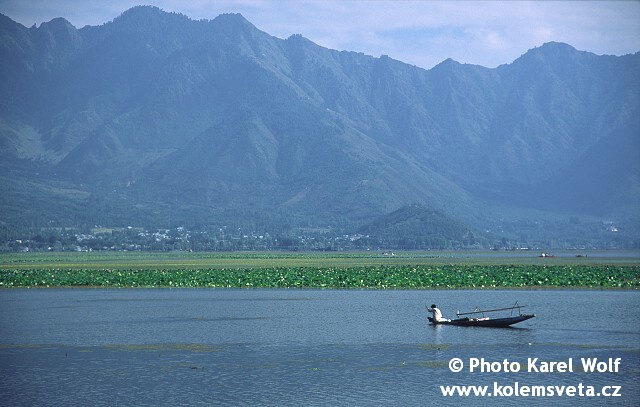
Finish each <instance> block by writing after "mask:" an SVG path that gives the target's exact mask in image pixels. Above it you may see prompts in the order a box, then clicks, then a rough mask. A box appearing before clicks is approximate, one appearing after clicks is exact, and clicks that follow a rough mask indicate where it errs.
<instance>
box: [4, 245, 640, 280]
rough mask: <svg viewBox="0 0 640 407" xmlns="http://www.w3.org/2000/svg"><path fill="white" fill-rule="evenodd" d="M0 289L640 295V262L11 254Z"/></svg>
mask: <svg viewBox="0 0 640 407" xmlns="http://www.w3.org/2000/svg"><path fill="white" fill-rule="evenodd" d="M0 287H2V288H12V287H231V288H280V287H281V288H352V289H356V288H357V289H361V288H371V289H456V288H477V289H482V288H485V289H487V288H488V289H490V288H509V287H512V288H524V287H531V288H533V287H557V288H563V287H572V288H625V289H637V288H639V287H640V263H638V260H637V258H636V257H608V256H607V255H606V253H600V254H599V255H598V256H593V255H592V256H588V257H587V256H582V255H580V256H577V257H576V256H575V255H573V256H572V257H569V256H563V257H554V258H538V257H536V256H535V254H533V253H529V254H528V255H522V256H511V257H507V256H500V255H499V254H498V255H493V254H492V255H486V254H484V253H474V252H465V253H456V252H442V253H432V252H407V253H399V254H394V255H390V254H387V253H385V254H380V253H369V252H362V253H254V252H251V253H184V252H177V253H176V252H169V253H145V252H129V253H125V252H106V253H96V252H94V253H20V254H7V253H5V254H0Z"/></svg>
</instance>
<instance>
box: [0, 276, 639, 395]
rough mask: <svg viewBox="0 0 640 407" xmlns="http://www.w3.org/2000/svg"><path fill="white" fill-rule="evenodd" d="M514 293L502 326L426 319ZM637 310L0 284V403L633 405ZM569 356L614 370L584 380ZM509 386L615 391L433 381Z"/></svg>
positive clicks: (478, 299)
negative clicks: (568, 367)
mask: <svg viewBox="0 0 640 407" xmlns="http://www.w3.org/2000/svg"><path fill="white" fill-rule="evenodd" d="M515 301H518V302H519V304H526V305H527V306H528V307H527V308H525V309H523V312H528V313H536V314H537V317H536V318H534V319H532V320H529V321H525V322H523V323H521V324H519V325H516V328H510V329H491V328H464V327H455V326H430V325H428V324H427V322H426V316H427V313H426V311H425V305H428V304H431V303H434V302H435V303H436V304H438V306H439V307H440V308H441V309H442V310H443V312H444V314H445V316H448V317H453V316H454V315H455V311H456V310H458V309H460V310H461V311H466V310H470V309H472V308H473V307H475V306H481V307H484V308H499V307H504V306H510V305H512V304H513V303H514V302H515ZM639 305H640V293H639V292H636V291H582V290H502V291H498V290H495V291H494V290H492V291H463V290H460V291H458V290H456V291H369V290H363V291H354V290H344V291H340V290H270V289H264V290H225V289H173V290H171V289H46V290H45V289H42V290H33V289H31V290H29V289H15V290H2V291H0V400H2V404H3V405H18V406H20V405H24V406H33V405H186V406H191V405H252V406H253V405H266V406H281V405H296V406H298V405H331V406H333V405H349V406H353V405H356V406H359V405H361V406H371V405H385V406H388V405H399V406H413V405H415V406H425V405H436V404H439V405H460V404H465V405H467V404H468V405H502V404H527V405H548V404H550V403H556V404H560V405H573V404H576V403H581V404H584V403H585V402H586V403H587V404H591V405H603V404H605V403H607V404H609V403H613V404H614V405H630V406H635V405H638V404H639V403H640V385H639V384H638V381H639V380H638V379H639V378H640V324H639V323H638V315H637V313H636V311H637V309H638V306H639ZM453 358H459V359H461V360H462V361H463V363H465V367H464V368H463V370H462V371H461V372H459V373H455V372H452V371H451V370H450V368H449V362H450V361H451V360H452V359H453ZM482 358H484V360H485V361H486V362H489V363H491V362H500V363H503V362H504V360H505V359H507V361H508V362H509V363H512V362H517V363H516V365H518V366H519V370H520V371H519V372H512V371H506V372H505V371H499V372H498V371H487V372H480V371H478V370H477V369H476V370H474V371H473V372H472V371H470V369H469V363H470V362H471V361H472V360H480V359H482ZM529 358H538V362H537V363H538V365H537V366H538V368H540V362H542V361H546V362H567V361H569V360H570V359H571V360H572V361H573V365H574V371H573V372H564V373H559V372H554V373H543V372H527V369H528V367H527V363H528V359H529ZM581 358H585V359H586V358H590V359H593V358H598V360H599V361H603V360H604V361H608V360H609V359H611V360H612V362H614V361H615V360H616V359H617V360H619V365H618V368H617V371H611V372H603V373H598V372H596V373H585V372H583V371H582V365H581ZM494 366H495V364H494ZM511 366H515V365H514V364H512V365H511ZM488 370H490V369H488ZM515 382H518V385H519V386H522V385H526V386H545V387H546V386H556V385H557V386H575V387H576V388H577V387H578V386H579V385H583V386H593V388H594V389H596V390H597V391H598V392H600V391H601V389H602V387H603V386H619V390H618V392H619V394H621V396H620V397H606V398H605V397H602V396H601V397H596V396H592V397H580V396H579V395H576V396H573V397H569V396H566V395H564V394H563V396H553V397H550V396H547V397H531V396H513V395H512V396H511V397H495V395H493V396H492V397H488V396H485V397H476V396H470V397H461V396H455V397H445V396H443V395H442V392H441V389H440V386H453V385H476V386H483V385H486V386H490V387H491V390H493V389H494V387H493V386H495V385H499V386H510V387H511V388H513V387H514V386H515ZM585 388H586V387H585ZM616 388H617V387H616ZM505 391H506V392H507V393H508V389H506V390H505ZM612 392H613V390H612ZM498 395H500V393H498Z"/></svg>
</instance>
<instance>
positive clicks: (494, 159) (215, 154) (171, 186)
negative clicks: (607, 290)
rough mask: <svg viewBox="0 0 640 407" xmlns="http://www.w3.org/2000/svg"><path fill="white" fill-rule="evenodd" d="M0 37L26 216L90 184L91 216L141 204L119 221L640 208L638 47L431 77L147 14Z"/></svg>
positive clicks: (537, 54) (5, 171)
mask: <svg viewBox="0 0 640 407" xmlns="http://www.w3.org/2000/svg"><path fill="white" fill-rule="evenodd" d="M0 34H2V40H0V44H1V45H4V47H3V48H2V51H0V58H1V59H2V61H3V62H1V63H0V74H2V76H3V77H5V78H7V79H8V80H7V81H3V82H4V84H2V85H0V94H1V95H2V96H3V97H2V99H3V100H4V101H5V102H0V158H2V161H3V164H0V165H1V168H2V173H1V174H0V175H2V178H3V179H4V182H3V184H7V185H9V184H10V185H12V187H11V188H8V190H9V191H10V192H11V196H10V197H8V198H6V199H5V200H4V201H0V204H1V205H2V207H3V209H2V213H3V214H8V213H16V212H19V211H18V210H17V208H18V207H23V208H25V210H24V211H23V213H25V216H24V217H25V218H29V215H27V214H28V213H29V207H30V206H33V205H30V204H28V201H29V199H28V198H25V197H29V196H32V195H33V194H34V193H38V191H40V192H42V191H43V190H49V189H50V187H47V188H45V187H44V186H47V185H49V186H50V185H59V186H60V187H59V188H57V189H56V190H74V191H76V190H77V191H81V192H82V193H73V194H69V195H65V194H64V193H62V194H58V195H59V196H61V197H62V199H63V200H65V201H68V202H67V203H66V204H61V205H60V207H61V208H63V207H65V205H70V206H73V207H74V208H76V209H74V216H69V215H67V216H66V217H67V218H72V219H73V218H77V217H78V216H77V211H79V212H84V215H83V216H81V217H82V218H83V219H85V220H84V221H85V222H90V219H91V218H92V217H97V216H96V214H95V212H96V209H95V208H93V207H89V209H86V210H83V209H81V208H82V206H83V205H84V204H85V203H86V202H89V201H90V202H93V201H91V200H89V201H86V199H88V198H87V197H88V196H89V197H93V198H91V199H93V200H94V201H95V200H98V201H101V200H103V201H104V202H105V205H106V206H107V207H109V206H111V207H113V208H115V209H114V211H115V210H116V209H117V210H118V211H120V210H123V208H122V201H127V202H130V203H131V204H132V205H131V206H132V207H135V208H137V209H136V210H135V216H131V217H129V216H127V215H126V214H118V215H117V216H116V217H114V219H115V218H118V219H120V220H119V221H118V222H124V221H125V220H126V219H127V218H128V217H129V218H132V219H131V221H134V220H137V221H139V222H148V223H161V222H163V220H162V219H164V222H167V221H169V220H170V221H171V222H187V221H189V222H193V221H195V220H196V219H201V221H202V222H204V223H206V222H229V221H231V220H232V219H231V218H229V217H228V216H227V215H221V214H222V213H229V212H234V211H236V212H237V211H239V213H244V212H246V213H252V214H254V215H252V216H255V214H256V213H257V214H260V213H262V214H264V216H265V217H269V218H271V217H280V218H281V219H282V220H283V222H285V223H286V222H290V223H292V224H295V223H296V222H302V223H305V224H307V223H316V224H324V223H328V224H348V225H351V226H349V227H352V228H357V227H358V225H364V224H366V223H368V222H371V221H373V220H374V219H375V218H376V217H378V216H383V215H385V214H388V213H391V212H393V211H395V210H397V209H399V208H402V207H405V206H406V205H410V204H413V203H416V202H419V203H421V204H424V205H427V206H430V207H433V208H447V209H446V212H447V215H448V216H453V217H456V218H460V219H465V221H466V222H470V223H473V224H475V225H477V226H479V227H482V226H483V224H482V223H483V218H485V217H486V216H487V215H489V216H491V217H492V218H499V217H501V213H500V211H498V210H492V209H491V208H498V207H503V206H508V207H510V208H512V209H513V212H514V213H521V214H523V213H525V212H528V211H530V210H539V211H545V212H549V213H553V214H571V215H574V214H575V215H579V216H601V217H608V216H617V215H618V214H629V213H633V210H632V208H633V206H634V205H635V204H636V203H638V202H640V199H639V197H640V193H639V192H638V189H639V188H638V184H639V183H640V181H639V179H638V178H639V177H638V173H640V170H639V169H638V162H639V161H640V160H638V157H637V155H638V153H637V152H638V151H640V145H639V140H638V137H637V134H640V123H639V120H640V119H638V118H639V117H640V115H638V114H637V113H638V112H639V110H640V108H639V106H640V102H639V101H638V91H639V89H640V76H639V74H638V72H640V69H638V68H639V67H640V53H636V54H631V55H627V56H623V57H612V56H597V55H595V54H592V53H589V52H586V51H577V50H576V49H575V48H573V47H571V46H570V45H568V44H561V43H548V44H544V45H542V46H540V47H537V48H534V49H533V50H529V51H528V52H526V53H525V54H523V55H522V56H521V57H520V58H518V59H516V60H515V61H513V62H512V63H510V64H504V65H501V66H499V67H497V68H493V69H490V68H484V67H481V66H476V65H468V64H460V63H458V62H456V61H453V60H450V59H447V60H445V61H443V62H442V63H440V64H438V65H437V66H435V67H434V68H432V69H430V70H425V69H422V68H419V67H415V66H412V65H409V64H405V63H403V62H401V61H396V60H393V59H391V58H389V57H386V56H382V57H379V58H375V57H372V56H367V55H364V54H361V53H356V52H350V51H336V50H330V49H326V48H323V47H320V46H318V45H316V44H314V43H313V42H311V41H309V40H308V39H306V38H304V37H302V36H301V35H297V34H296V35H292V36H290V37H289V38H287V39H279V38H276V37H273V36H270V35H269V34H267V33H264V32H262V31H260V30H259V29H257V28H256V27H255V26H253V25H252V24H251V23H250V22H249V21H247V20H246V19H245V18H244V17H242V16H241V15H238V14H229V15H221V16H218V17H216V18H215V19H213V20H201V21H194V20H190V19H189V18H188V17H186V16H184V15H182V14H177V13H165V12H164V11H162V10H160V9H158V8H155V7H145V6H141V7H134V8H133V9H130V10H127V11H125V12H124V13H123V14H122V15H121V16H120V17H117V18H116V19H114V20H113V21H112V22H109V23H106V24H104V25H102V26H96V27H91V26H87V27H83V28H81V29H76V28H75V27H73V26H72V25H71V24H70V23H68V22H67V21H66V20H64V19H55V20H52V21H51V22H49V23H43V24H41V25H40V27H37V28H34V27H32V28H28V29H27V28H25V27H23V26H21V25H19V24H18V23H14V22H12V21H11V20H10V19H9V18H8V17H6V16H3V17H0ZM25 67H26V68H28V69H24V68H25ZM634 152H635V153H634ZM617 157H624V158H625V159H624V160H616V158H617ZM611 162H615V163H616V166H614V167H611V166H610V165H609V163H611ZM592 167H593V168H592ZM36 173H37V174H38V175H35V174H36ZM584 173H588V174H589V175H588V176H587V175H584ZM8 178H12V179H13V180H16V179H20V180H22V181H23V183H24V185H25V187H24V188H27V186H28V188H27V189H29V188H34V190H32V191H31V190H30V189H29V190H30V191H31V192H29V193H27V192H25V190H23V187H21V186H20V182H18V183H17V184H16V183H13V182H9V181H8V180H7V179H8ZM38 185H41V186H38ZM550 185H553V186H552V187H551V188H550V187H549V186H550ZM574 185H577V186H579V189H578V188H577V187H576V188H574ZM62 186H64V188H63V187H62ZM113 191H117V192H113ZM608 196H611V197H612V199H610V200H609V199H607V198H606V197H608ZM80 197H82V198H80ZM25 199H26V200H25ZM578 200H579V201H578ZM576 201H578V202H576ZM77 208H80V209H77ZM124 210H125V212H126V209H124ZM35 211H38V212H41V211H42V205H36V207H35V208H34V209H33V211H32V212H35ZM47 211H49V213H51V216H49V217H53V218H60V217H64V216H63V215H62V212H63V211H62V210H59V209H56V208H52V209H47V210H45V214H39V215H42V216H45V217H46V212H47ZM31 214H32V215H33V213H31ZM105 216H106V214H104V213H101V214H100V216H99V218H104V217H105ZM258 216H259V215H258ZM514 216H524V215H514ZM3 217H4V218H5V219H3V221H4V222H6V223H11V222H12V221H15V219H9V218H7V217H6V216H3ZM106 217H107V218H108V216H106ZM69 220H70V219H67V222H68V221H69ZM107 220H108V219H107ZM103 223H104V222H103Z"/></svg>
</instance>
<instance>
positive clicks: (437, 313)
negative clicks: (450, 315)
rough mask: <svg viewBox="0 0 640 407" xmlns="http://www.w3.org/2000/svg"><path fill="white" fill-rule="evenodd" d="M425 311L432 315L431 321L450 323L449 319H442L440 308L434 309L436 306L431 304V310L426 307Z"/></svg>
mask: <svg viewBox="0 0 640 407" xmlns="http://www.w3.org/2000/svg"><path fill="white" fill-rule="evenodd" d="M427 311H429V312H430V313H431V314H432V315H433V320H434V321H436V322H443V321H446V322H450V321H451V320H450V319H447V318H443V317H442V311H440V308H438V307H436V304H431V308H429V307H427Z"/></svg>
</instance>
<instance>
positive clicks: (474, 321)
mask: <svg viewBox="0 0 640 407" xmlns="http://www.w3.org/2000/svg"><path fill="white" fill-rule="evenodd" d="M523 307H525V305H518V303H517V302H516V303H515V304H514V305H513V307H509V308H498V309H490V310H481V309H478V308H476V309H475V310H474V311H472V312H463V313H461V312H460V311H458V312H457V313H456V315H457V316H458V317H460V316H461V315H473V314H482V317H481V318H469V317H465V318H458V319H452V320H444V321H436V320H434V319H433V318H432V317H428V319H429V322H431V323H432V324H434V325H457V326H479V327H487V328H506V327H508V326H511V325H513V324H517V323H518V322H522V321H526V320H527V319H531V318H533V317H535V316H536V315H535V314H521V313H520V308H523ZM516 309H517V310H518V313H519V315H515V316H514V315H513V311H514V310H516ZM508 310H511V314H512V315H511V316H509V317H503V318H488V317H485V316H484V313H485V312H497V311H508Z"/></svg>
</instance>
